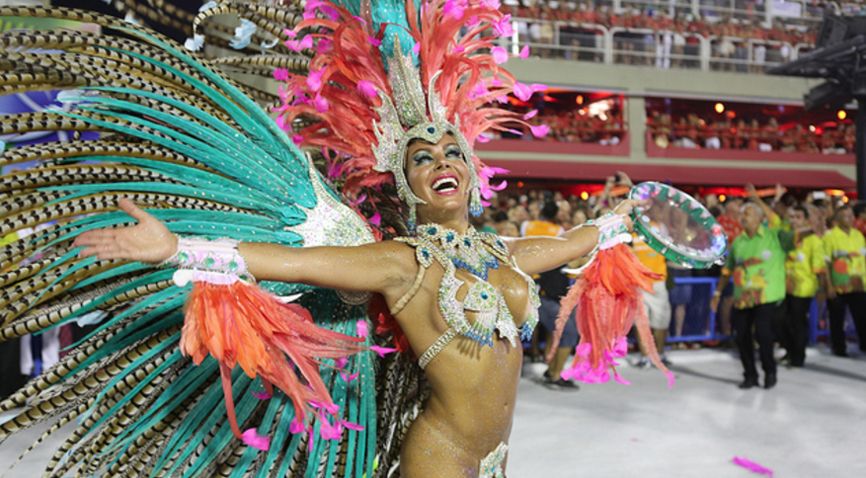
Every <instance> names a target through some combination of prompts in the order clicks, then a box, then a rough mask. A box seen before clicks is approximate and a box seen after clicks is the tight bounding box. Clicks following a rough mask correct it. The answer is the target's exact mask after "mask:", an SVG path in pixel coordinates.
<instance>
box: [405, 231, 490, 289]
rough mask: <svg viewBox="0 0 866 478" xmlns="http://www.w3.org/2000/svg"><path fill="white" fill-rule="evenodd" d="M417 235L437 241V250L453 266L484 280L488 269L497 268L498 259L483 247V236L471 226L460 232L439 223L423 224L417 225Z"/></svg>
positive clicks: (433, 241)
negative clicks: (464, 232)
mask: <svg viewBox="0 0 866 478" xmlns="http://www.w3.org/2000/svg"><path fill="white" fill-rule="evenodd" d="M418 235H419V236H421V237H423V238H424V239H427V240H428V241H430V242H432V243H433V244H436V243H437V242H438V243H439V246H440V248H439V250H441V251H442V253H444V254H445V255H446V256H447V257H448V259H450V260H451V263H452V264H454V267H458V268H461V269H465V270H467V271H469V272H471V273H472V274H474V275H476V276H478V277H480V278H481V279H483V280H485V281H486V280H487V272H488V270H489V269H499V260H497V259H496V257H495V256H494V255H493V254H491V253H490V251H488V250H487V248H486V247H484V242H485V241H484V236H483V235H481V234H479V233H478V231H476V230H475V228H473V227H472V226H469V229H468V230H467V231H466V234H461V233H459V232H457V231H455V230H453V229H449V228H447V227H444V226H441V225H439V224H424V225H422V226H419V227H418ZM497 241H498V240H497Z"/></svg>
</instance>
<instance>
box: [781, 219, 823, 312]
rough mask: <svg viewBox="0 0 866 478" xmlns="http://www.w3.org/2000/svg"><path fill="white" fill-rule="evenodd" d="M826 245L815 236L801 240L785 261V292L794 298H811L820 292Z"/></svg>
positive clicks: (811, 235)
mask: <svg viewBox="0 0 866 478" xmlns="http://www.w3.org/2000/svg"><path fill="white" fill-rule="evenodd" d="M824 267H825V261H824V243H823V242H822V241H821V238H820V237H818V236H817V235H815V234H809V235H808V236H806V237H804V238H803V239H802V240H800V244H798V245H797V247H796V248H795V249H794V250H792V251H791V252H789V253H788V258H787V260H786V261H785V291H786V292H787V293H788V294H790V295H793V296H794V297H802V298H810V297H814V296H815V293H816V292H818V276H817V275H816V274H821V273H823V272H824Z"/></svg>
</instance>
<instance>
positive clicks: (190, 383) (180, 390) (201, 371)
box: [104, 357, 219, 469]
mask: <svg viewBox="0 0 866 478" xmlns="http://www.w3.org/2000/svg"><path fill="white" fill-rule="evenodd" d="M218 368H219V363H218V362H217V361H216V359H214V358H213V357H207V358H205V359H204V360H203V361H202V363H201V364H200V365H197V366H189V367H187V368H186V369H184V370H183V371H182V372H181V373H180V375H178V377H177V378H176V379H175V380H174V381H172V382H171V384H169V386H168V387H167V388H166V389H165V393H163V394H162V395H160V396H159V398H158V399H157V400H156V401H155V402H154V403H153V405H152V406H151V407H150V408H149V409H148V410H147V411H146V412H145V413H144V415H143V416H142V417H140V418H139V419H138V420H137V421H136V422H135V423H134V424H133V425H132V426H130V427H127V428H126V430H124V431H123V432H122V433H121V434H120V435H118V437H117V439H116V440H115V442H114V443H112V444H111V445H109V446H108V447H107V448H106V449H105V450H104V452H105V454H108V453H111V452H115V451H117V450H118V449H120V448H123V447H125V446H128V445H129V444H130V443H131V442H132V441H133V440H135V439H136V437H137V435H140V434H141V433H144V431H146V430H149V429H151V428H153V427H154V426H155V425H156V424H157V423H159V422H161V421H162V420H164V419H165V418H166V417H167V416H168V415H169V414H170V413H171V412H172V410H174V409H175V408H177V407H178V406H179V405H180V404H181V403H182V402H183V401H184V400H186V399H187V398H189V396H190V395H192V394H193V393H195V392H196V391H197V390H198V389H199V387H201V386H202V384H204V382H205V381H207V380H208V379H209V378H210V377H211V376H212V375H213V374H214V373H216V371H217V370H218ZM173 436H174V435H173ZM163 457H165V455H163ZM118 458H119V457H118ZM156 469H158V468H156Z"/></svg>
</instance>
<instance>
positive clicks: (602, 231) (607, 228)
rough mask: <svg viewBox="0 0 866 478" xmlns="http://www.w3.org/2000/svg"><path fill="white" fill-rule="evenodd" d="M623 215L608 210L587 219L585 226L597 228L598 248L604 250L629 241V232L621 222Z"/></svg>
mask: <svg viewBox="0 0 866 478" xmlns="http://www.w3.org/2000/svg"><path fill="white" fill-rule="evenodd" d="M623 217H624V216H623V215H621V214H614V213H613V212H609V213H607V214H605V215H604V216H601V217H600V218H598V219H595V220H592V221H587V222H586V225H587V226H595V227H597V228H598V249H600V250H605V249H610V248H611V247H614V246H616V245H617V244H622V243H624V242H631V237H632V236H631V234H630V233H629V232H628V228H627V227H626V225H625V222H623Z"/></svg>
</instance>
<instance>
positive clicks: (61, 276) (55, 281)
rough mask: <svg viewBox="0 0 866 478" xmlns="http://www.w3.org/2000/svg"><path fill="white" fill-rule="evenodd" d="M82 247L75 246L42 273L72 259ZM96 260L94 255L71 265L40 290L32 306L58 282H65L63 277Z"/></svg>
mask: <svg viewBox="0 0 866 478" xmlns="http://www.w3.org/2000/svg"><path fill="white" fill-rule="evenodd" d="M82 249H83V247H78V248H75V249H73V250H72V251H70V252H68V253H66V254H64V255H63V257H61V258H60V259H58V260H57V261H55V262H54V263H53V264H52V265H51V267H47V268H45V270H43V271H41V272H40V274H44V273H46V272H48V271H50V270H52V269H54V268H56V267H59V266H60V265H62V264H63V262H65V261H67V260H69V259H71V258H72V257H74V256H77V255H78V253H79V252H80V251H81V250H82ZM69 256H71V257H69ZM96 261H97V259H96V256H92V257H88V258H86V259H82V260H81V262H79V263H78V264H75V265H74V266H72V267H70V268H69V269H68V270H67V271H66V272H64V273H63V274H60V275H59V276H58V277H57V278H56V279H54V280H53V281H51V283H50V284H48V286H47V287H45V288H44V289H43V290H42V292H40V293H39V295H38V296H36V298H35V299H33V300H32V301H31V302H30V306H31V307H32V306H33V305H34V304H36V303H38V302H39V300H40V299H42V297H44V296H45V294H47V293H48V291H50V290H51V288H52V287H54V286H55V285H57V284H59V283H61V282H63V279H65V278H67V277H69V276H70V275H72V274H75V273H76V272H77V271H80V270H81V269H84V268H85V267H87V266H89V265H91V264H93V263H94V262H96Z"/></svg>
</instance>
